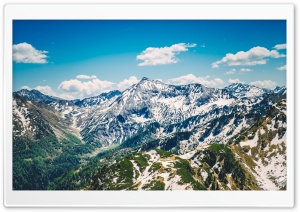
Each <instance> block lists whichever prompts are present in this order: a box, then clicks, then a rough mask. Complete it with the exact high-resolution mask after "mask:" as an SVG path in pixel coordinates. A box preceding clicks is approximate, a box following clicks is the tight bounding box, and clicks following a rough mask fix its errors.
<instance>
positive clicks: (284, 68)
mask: <svg viewBox="0 0 300 212" xmlns="http://www.w3.org/2000/svg"><path fill="white" fill-rule="evenodd" d="M277 69H278V70H279V71H286V65H284V66H281V67H278V68H277Z"/></svg>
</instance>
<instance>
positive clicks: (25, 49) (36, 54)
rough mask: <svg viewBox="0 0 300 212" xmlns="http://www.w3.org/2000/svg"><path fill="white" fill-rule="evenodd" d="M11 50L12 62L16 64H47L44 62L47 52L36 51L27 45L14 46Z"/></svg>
mask: <svg viewBox="0 0 300 212" xmlns="http://www.w3.org/2000/svg"><path fill="white" fill-rule="evenodd" d="M12 50H13V55H12V57H13V61H14V62H16V63H40V64H43V63H48V61H47V60H46V58H47V57H48V56H47V55H46V54H47V53H48V51H42V50H37V49H35V48H34V47H33V46H32V45H31V44H29V43H26V42H24V43H19V44H15V45H13V47H12Z"/></svg>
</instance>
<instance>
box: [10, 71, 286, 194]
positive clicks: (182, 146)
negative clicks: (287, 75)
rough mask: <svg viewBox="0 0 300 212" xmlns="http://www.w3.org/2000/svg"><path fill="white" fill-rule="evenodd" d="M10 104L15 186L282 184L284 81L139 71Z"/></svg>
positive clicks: (29, 93) (30, 94) (22, 95)
mask: <svg viewBox="0 0 300 212" xmlns="http://www.w3.org/2000/svg"><path fill="white" fill-rule="evenodd" d="M12 104H13V139H14V140H13V157H14V160H13V187H14V189H16V190H24V189H25V190H37V189H41V190H45V189H54V190H65V189H67V190H73V189H78V190H80V189H88V190H91V189H93V190H95V189H96V190H97V189H100V190H190V189H192V190H280V189H286V87H276V88H275V89H274V90H268V89H263V88H259V87H256V86H252V85H247V84H241V83H235V84H231V85H229V86H227V87H225V88H223V89H218V88H209V87H206V86H203V85H201V84H188V85H168V84H164V83H162V82H161V81H158V80H150V79H148V78H145V77H144V78H142V80H141V81H140V82H138V83H137V84H134V85H132V86H131V87H129V88H128V89H127V90H124V91H123V92H120V91H118V90H115V91H110V92H108V93H102V94H100V95H98V96H95V97H90V98H86V99H82V100H79V99H77V100H63V99H60V98H56V97H52V96H48V95H45V94H42V93H41V92H39V91H37V90H25V89H23V90H20V91H18V92H14V93H13V103H12ZM33 173H34V174H33ZM33 175H34V176H33Z"/></svg>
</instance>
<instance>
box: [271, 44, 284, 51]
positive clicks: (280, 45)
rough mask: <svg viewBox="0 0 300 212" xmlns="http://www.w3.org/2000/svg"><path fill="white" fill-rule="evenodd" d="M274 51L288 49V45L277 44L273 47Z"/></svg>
mask: <svg viewBox="0 0 300 212" xmlns="http://www.w3.org/2000/svg"><path fill="white" fill-rule="evenodd" d="M273 48H274V49H277V50H280V49H286V44H285V43H283V44H277V45H275V46H274V47H273Z"/></svg>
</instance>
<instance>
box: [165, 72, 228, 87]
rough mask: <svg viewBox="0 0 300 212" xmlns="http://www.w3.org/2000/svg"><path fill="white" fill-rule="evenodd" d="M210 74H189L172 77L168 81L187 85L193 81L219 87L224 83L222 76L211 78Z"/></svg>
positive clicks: (168, 82)
mask: <svg viewBox="0 0 300 212" xmlns="http://www.w3.org/2000/svg"><path fill="white" fill-rule="evenodd" d="M209 78H210V76H206V77H196V76H195V75H193V74H188V75H185V76H181V77H178V78H172V79H169V80H167V81H166V83H167V84H173V85H187V84H191V83H199V84H202V85H205V86H208V87H219V86H221V85H222V84H224V81H223V80H222V79H220V78H214V79H211V80H210V79H209Z"/></svg>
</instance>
